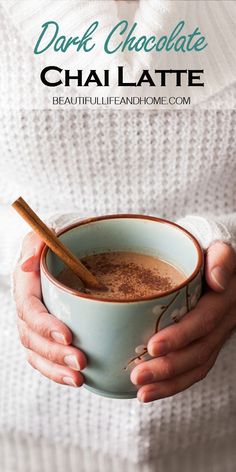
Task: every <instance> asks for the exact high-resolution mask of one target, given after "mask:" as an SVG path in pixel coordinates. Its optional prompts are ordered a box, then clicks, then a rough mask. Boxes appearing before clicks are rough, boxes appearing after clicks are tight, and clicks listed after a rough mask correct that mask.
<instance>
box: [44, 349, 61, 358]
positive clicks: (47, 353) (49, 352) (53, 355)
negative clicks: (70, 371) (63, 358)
mask: <svg viewBox="0 0 236 472" xmlns="http://www.w3.org/2000/svg"><path fill="white" fill-rule="evenodd" d="M44 357H46V359H48V360H49V361H50V362H56V361H57V362H59V361H60V356H58V352H57V350H56V349H55V347H54V346H53V345H50V346H49V347H47V349H46V350H45V352H44Z"/></svg>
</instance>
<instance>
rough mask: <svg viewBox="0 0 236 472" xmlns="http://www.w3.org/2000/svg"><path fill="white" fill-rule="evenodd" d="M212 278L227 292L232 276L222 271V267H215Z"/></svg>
mask: <svg viewBox="0 0 236 472" xmlns="http://www.w3.org/2000/svg"><path fill="white" fill-rule="evenodd" d="M211 276H212V278H213V280H214V282H215V283H216V284H217V285H218V286H219V287H220V288H221V289H222V290H225V289H226V288H227V286H228V284H229V280H230V274H229V273H228V272H227V271H226V270H224V269H222V267H220V266H217V267H214V268H213V269H212V271H211Z"/></svg>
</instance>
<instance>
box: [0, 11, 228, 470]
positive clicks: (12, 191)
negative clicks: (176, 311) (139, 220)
mask: <svg viewBox="0 0 236 472" xmlns="http://www.w3.org/2000/svg"><path fill="white" fill-rule="evenodd" d="M14 3H15V2H9V4H10V6H11V7H12V8H13V7H14ZM44 3H45V2H44ZM168 3H169V2H168ZM170 3H171V2H170ZM142 4H143V2H142ZM8 14H9V12H8ZM0 25H1V28H0V57H1V63H2V64H3V67H4V66H6V65H7V67H8V70H9V83H8V90H4V91H2V90H1V93H3V92H4V94H8V95H9V97H12V96H14V95H17V96H18V97H20V95H21V92H22V87H23V82H20V81H19V82H18V88H17V90H13V89H12V87H11V80H10V77H11V74H12V73H13V71H14V70H15V73H18V74H19V73H20V69H21V68H24V61H31V55H30V54H28V55H27V51H26V48H25V42H24V41H25V40H24V39H23V37H22V36H21V35H20V34H19V33H18V32H17V29H15V27H14V26H13V24H10V23H9V19H8V20H7V17H6V14H5V12H4V10H3V8H2V6H1V5H0ZM13 34H14V37H15V38H16V42H15V48H8V47H7V46H6V45H7V44H8V42H7V41H8V40H9V39H10V37H12V35H13ZM23 55H24V57H23ZM32 67H33V64H32ZM36 93H37V90H36V87H35V86H34V84H32V99H33V97H34V94H36ZM212 101H214V103H216V104H217V105H218V108H219V109H218V110H212V109H210V105H211V103H212ZM222 103H223V104H224V103H230V109H224V107H222ZM235 106H236V87H235V85H234V84H233V85H231V86H229V87H226V88H225V90H224V91H222V92H221V93H220V94H218V95H216V96H215V97H211V98H210V99H209V110H206V109H204V110H203V109H201V108H199V109H195V110H185V111H179V112H170V111H165V112H158V111H157V112H151V113H149V112H148V111H144V112H142V111H138V112H131V111H130V112H123V111H114V110H111V111H100V110H97V111H95V110H94V111H91V112H89V111H86V110H85V111H74V110H70V111H60V110H56V111H49V110H44V111H36V110H32V111H23V110H22V111H16V112H14V111H13V110H12V109H11V110H9V111H7V110H6V109H4V110H3V109H2V110H1V111H0V117H1V134H0V148H1V159H0V188H1V196H0V221H1V229H0V231H1V232H0V260H1V265H0V299H1V316H0V360H1V381H0V470H1V472H39V471H40V472H49V471H50V472H54V471H57V472H61V471H64V470H67V472H75V471H77V470H78V469H79V470H81V472H87V471H89V472H100V471H101V472H116V471H118V470H119V471H124V472H126V471H128V472H133V471H135V472H147V471H148V472H150V471H155V472H156V471H157V470H158V472H164V471H165V472H180V471H181V472H189V470H190V469H191V471H193V472H200V471H201V472H208V471H209V472H222V471H224V472H233V471H234V470H235V460H236V458H235V447H234V442H233V438H235V435H236V421H235V420H236V394H235V392H236V378H235V374H234V372H235V363H236V344H235V339H236V338H235V335H232V336H231V338H230V339H229V340H228V341H227V342H226V344H225V346H224V348H223V349H222V351H221V353H220V355H219V357H218V359H217V362H216V364H215V366H214V368H213V369H212V370H211V372H210V373H209V375H208V376H207V378H206V379H204V380H203V381H202V382H199V383H197V384H195V385H194V386H193V387H191V389H188V390H186V391H184V392H182V393H180V394H178V395H177V396H175V397H172V398H166V399H163V400H159V401H158V402H154V403H152V404H147V405H141V404H140V403H138V402H137V401H136V400H126V401H122V400H113V399H107V398H103V397H99V396H96V395H93V394H91V393H90V392H88V391H86V390H85V389H83V388H81V389H78V390H76V389H71V388H68V387H66V386H61V385H57V384H55V383H53V382H51V381H49V380H47V379H46V378H44V377H43V376H42V375H40V374H39V373H38V372H36V371H35V370H33V369H32V368H31V367H30V366H29V365H28V364H27V363H26V361H25V354H24V350H23V349H22V348H21V347H20V343H19V341H18V337H17V331H16V323H15V307H14V303H13V301H12V298H11V295H10V274H11V272H12V269H13V265H14V260H15V257H16V252H17V247H19V242H20V241H21V239H22V237H23V235H24V234H25V233H26V232H27V231H28V228H27V225H26V224H24V223H23V222H21V220H20V218H19V217H18V216H17V215H16V214H14V212H13V210H11V209H10V208H9V205H10V203H11V201H12V200H13V199H14V198H15V197H16V196H18V195H19V194H22V195H23V197H24V198H25V199H27V201H28V202H29V204H30V205H32V207H33V208H34V209H35V210H36V211H37V212H39V214H40V215H41V216H42V217H44V218H48V217H49V216H50V215H53V214H55V213H57V214H58V215H60V214H61V213H63V214H68V213H70V215H69V216H68V215H67V216H66V217H63V219H60V218H61V217H59V216H58V215H57V217H56V218H53V221H54V224H55V225H56V226H57V227H58V226H59V227H61V226H63V225H64V224H66V223H67V221H68V220H69V221H71V219H75V218H77V217H83V216H89V215H90V216H91V215H94V214H105V213H117V212H118V213H119V212H135V213H146V214H152V215H157V216H161V217H164V218H169V219H172V220H177V221H179V223H180V224H182V225H183V226H185V227H187V228H188V229H189V230H190V231H192V232H193V233H194V234H196V236H197V237H198V239H199V240H200V242H201V243H202V245H203V247H204V248H206V247H207V246H208V245H209V244H210V243H211V242H212V241H214V240H216V239H223V240H225V241H227V242H230V243H231V244H232V245H233V246H234V247H235V243H236V213H235V209H236V192H235V188H236V133H235V123H236V112H235ZM71 213H72V215H71ZM190 215H191V216H190ZM58 218H59V219H58ZM3 222H4V224H3Z"/></svg>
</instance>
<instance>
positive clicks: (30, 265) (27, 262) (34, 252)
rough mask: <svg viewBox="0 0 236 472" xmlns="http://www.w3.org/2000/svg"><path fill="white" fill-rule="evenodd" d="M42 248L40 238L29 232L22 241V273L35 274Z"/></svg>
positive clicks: (42, 244)
mask: <svg viewBox="0 0 236 472" xmlns="http://www.w3.org/2000/svg"><path fill="white" fill-rule="evenodd" d="M43 247H44V243H43V241H42V240H41V239H40V237H39V236H38V235H37V234H36V233H34V232H30V233H28V234H27V235H26V237H25V238H24V240H23V245H22V252H21V259H20V262H19V264H20V266H21V270H23V272H36V271H38V270H39V263H40V255H41V252H42V249H43Z"/></svg>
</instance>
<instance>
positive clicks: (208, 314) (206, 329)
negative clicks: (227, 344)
mask: <svg viewBox="0 0 236 472" xmlns="http://www.w3.org/2000/svg"><path fill="white" fill-rule="evenodd" d="M217 318H218V313H217V311H216V309H215V308H211V309H209V310H207V311H204V312H203V314H202V331H203V335H205V334H210V333H211V332H212V331H213V330H214V329H215V328H216V326H217Z"/></svg>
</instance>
